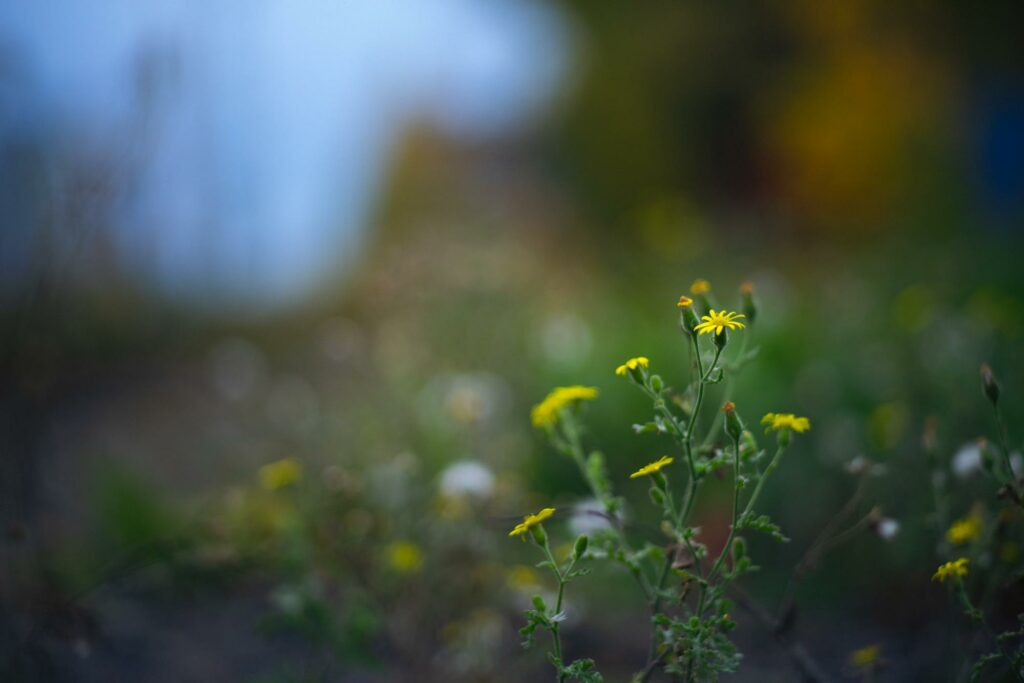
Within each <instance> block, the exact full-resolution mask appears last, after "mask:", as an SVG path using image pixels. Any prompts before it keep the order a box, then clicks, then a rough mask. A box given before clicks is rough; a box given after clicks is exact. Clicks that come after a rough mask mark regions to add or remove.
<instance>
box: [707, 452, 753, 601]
mask: <svg viewBox="0 0 1024 683" xmlns="http://www.w3.org/2000/svg"><path fill="white" fill-rule="evenodd" d="M732 445H733V455H732V466H733V471H732V524H731V525H730V526H729V536H728V537H727V538H726V539H725V545H724V546H722V551H721V552H720V553H719V554H718V558H717V559H716V560H715V563H714V564H713V565H712V566H711V571H709V572H708V579H707V580H708V581H711V580H712V579H714V578H715V575H716V573H717V572H718V570H719V569H720V568H721V566H722V562H724V561H725V558H726V556H727V555H728V554H729V551H730V550H731V549H732V542H733V539H734V538H736V526H737V525H738V523H739V521H740V517H739V512H740V437H739V435H738V434H737V435H736V436H734V437H733V439H732ZM766 474H767V472H766ZM761 481H764V478H763V477H762V478H761V480H760V481H758V484H760V483H761ZM754 493H755V494H756V493H757V491H756V490H755V492H754ZM697 614H698V615H700V611H698V612H697Z"/></svg>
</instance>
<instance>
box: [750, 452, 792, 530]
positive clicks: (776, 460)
mask: <svg viewBox="0 0 1024 683" xmlns="http://www.w3.org/2000/svg"><path fill="white" fill-rule="evenodd" d="M785 450H786V449H785V447H784V446H782V444H779V445H778V446H777V447H776V449H775V455H773V456H772V460H771V462H770V463H768V467H766V468H765V470H764V472H763V473H762V474H761V476H760V477H759V478H758V480H757V485H756V486H755V487H754V492H753V493H752V494H750V500H748V501H747V505H746V507H745V508H743V513H742V514H741V515H740V519H743V518H744V517H746V516H747V515H748V514H750V511H751V510H753V509H754V503H756V502H757V498H758V496H760V495H761V489H762V488H763V487H764V482H765V480H766V479H767V478H768V476H769V475H770V474H771V473H772V472H774V471H775V468H776V467H778V466H779V459H780V458H781V457H782V454H783V453H784V452H785Z"/></svg>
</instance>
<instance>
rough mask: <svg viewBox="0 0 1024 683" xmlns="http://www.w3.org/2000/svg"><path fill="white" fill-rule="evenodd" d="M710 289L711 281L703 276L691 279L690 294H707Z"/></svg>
mask: <svg viewBox="0 0 1024 683" xmlns="http://www.w3.org/2000/svg"><path fill="white" fill-rule="evenodd" d="M710 291H711V283H710V282H708V281H707V280H705V279H703V278H697V279H696V280H694V281H693V284H692V285H690V294H696V295H700V294H707V293H708V292H710Z"/></svg>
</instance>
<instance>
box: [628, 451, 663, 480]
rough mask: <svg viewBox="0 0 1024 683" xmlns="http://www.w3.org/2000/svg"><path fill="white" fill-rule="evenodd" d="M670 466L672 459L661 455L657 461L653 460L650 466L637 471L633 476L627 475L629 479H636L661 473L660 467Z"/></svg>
mask: <svg viewBox="0 0 1024 683" xmlns="http://www.w3.org/2000/svg"><path fill="white" fill-rule="evenodd" d="M671 464H672V458H670V457H668V456H667V455H663V456H661V457H660V458H659V459H657V460H655V461H654V462H652V463H650V464H647V465H644V466H643V467H641V468H640V469H638V470H637V471H636V472H634V473H633V474H631V475H629V478H630V479H636V478H638V477H646V476H647V475H649V474H656V473H657V472H660V471H661V468H662V467H664V466H665V465H671Z"/></svg>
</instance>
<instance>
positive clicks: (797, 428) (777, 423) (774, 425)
mask: <svg viewBox="0 0 1024 683" xmlns="http://www.w3.org/2000/svg"><path fill="white" fill-rule="evenodd" d="M761 424H763V425H767V427H765V430H764V431H765V433H766V434H767V433H768V432H778V431H781V430H783V429H792V430H793V431H794V432H796V433H798V434H800V433H803V432H806V431H807V430H808V429H810V428H811V421H810V420H808V419H807V418H806V417H797V416H796V415H794V414H793V413H768V414H767V415H765V416H764V417H762V418H761Z"/></svg>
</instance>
